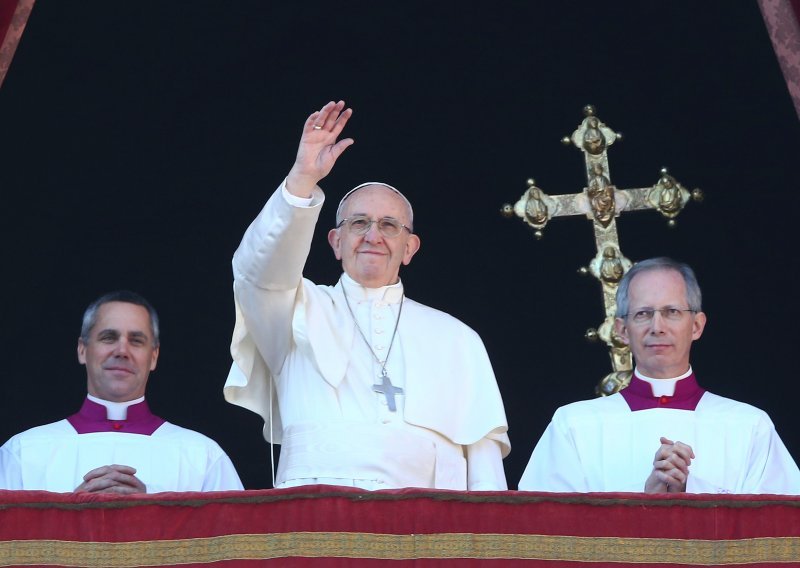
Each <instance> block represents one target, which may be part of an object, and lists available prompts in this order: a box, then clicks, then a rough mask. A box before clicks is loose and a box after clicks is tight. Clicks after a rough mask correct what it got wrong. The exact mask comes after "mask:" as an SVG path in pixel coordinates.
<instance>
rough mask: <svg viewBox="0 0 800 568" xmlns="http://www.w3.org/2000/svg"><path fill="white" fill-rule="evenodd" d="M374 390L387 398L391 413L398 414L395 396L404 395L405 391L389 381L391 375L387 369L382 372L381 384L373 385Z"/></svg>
mask: <svg viewBox="0 0 800 568" xmlns="http://www.w3.org/2000/svg"><path fill="white" fill-rule="evenodd" d="M372 390H373V391H375V392H377V393H380V394H382V395H384V396H385V397H386V404H387V405H388V406H389V410H390V411H391V412H397V405H396V404H395V402H394V395H396V394H403V389H401V388H400V387H396V386H394V385H393V384H392V381H391V380H389V375H387V374H386V369H385V368H384V369H382V370H381V384H379V385H372Z"/></svg>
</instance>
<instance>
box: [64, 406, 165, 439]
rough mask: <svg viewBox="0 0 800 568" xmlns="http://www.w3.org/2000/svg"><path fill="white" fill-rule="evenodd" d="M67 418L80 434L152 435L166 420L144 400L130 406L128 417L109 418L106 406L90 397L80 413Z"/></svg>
mask: <svg viewBox="0 0 800 568" xmlns="http://www.w3.org/2000/svg"><path fill="white" fill-rule="evenodd" d="M67 420H68V421H69V423H70V424H72V427H73V428H75V431H76V432H78V434H93V433H95V432H125V433H127V434H142V435H144V436H150V435H152V434H153V432H155V431H156V430H158V429H159V427H160V426H161V425H162V424H163V423H164V422H165V420H164V419H163V418H159V417H158V416H156V415H155V414H153V413H152V412H150V407H149V406H147V402H146V401H144V400H143V401H142V402H140V403H138V404H132V405H131V406H129V407H128V418H127V419H125V420H109V419H108V418H107V417H106V407H105V406H103V405H102V404H97V403H96V402H94V401H92V400H89V399H88V398H87V399H86V400H84V401H83V406H81V409H80V410H79V411H78V413H77V414H73V415H72V416H70V417H69V418H67Z"/></svg>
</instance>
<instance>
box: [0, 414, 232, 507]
mask: <svg viewBox="0 0 800 568" xmlns="http://www.w3.org/2000/svg"><path fill="white" fill-rule="evenodd" d="M87 404H88V401H86V402H84V407H83V408H82V409H81V413H84V411H85V410H86V408H87ZM101 408H102V407H101ZM103 410H105V409H103ZM148 412H149V411H148ZM81 413H79V414H78V415H75V416H79V415H80V414H81ZM150 417H153V415H150ZM72 418H74V417H70V419H64V420H59V421H58V422H53V423H52V424H45V425H43V426H36V427H35V428H31V429H30V430H26V431H25V432H22V433H20V434H17V435H15V436H13V437H12V438H11V439H9V440H8V442H6V443H5V444H4V445H3V446H2V448H0V489H25V490H43V491H54V492H58V493H67V492H72V491H74V490H75V488H76V487H78V486H79V485H80V484H81V483H83V481H84V480H83V476H84V475H85V474H86V473H88V472H89V471H91V470H93V469H95V468H98V467H101V466H105V465H111V464H120V465H128V466H131V467H133V468H136V474H135V475H136V477H137V478H138V479H139V480H140V481H141V482H142V483H144V484H145V486H146V487H147V492H148V493H158V492H161V491H225V490H240V489H242V482H241V481H240V480H239V476H238V475H237V474H236V469H235V468H234V467H233V464H232V463H231V460H230V459H229V458H228V456H227V455H226V454H225V452H224V451H223V450H222V448H220V447H219V445H218V444H217V443H216V442H215V441H214V440H212V439H211V438H208V437H207V436H204V435H203V434H200V433H199V432H195V431H193V430H188V429H186V428H181V427H180V426H176V425H175V424H171V423H169V422H166V421H163V419H158V418H157V417H153V418H156V419H158V423H157V424H156V425H157V428H156V429H155V430H154V431H153V432H152V433H151V434H149V435H147V434H138V433H136V434H135V433H128V432H126V431H125V430H127V429H135V428H129V427H130V424H127V423H126V421H116V422H115V421H110V422H111V423H112V424H115V425H116V426H117V427H120V428H121V430H120V431H103V432H88V433H78V431H77V430H76V428H75V426H73V424H72V423H71V422H70V420H71V419H72ZM143 418H144V419H145V420H147V419H148V418H149V417H143ZM158 424H160V425H158Z"/></svg>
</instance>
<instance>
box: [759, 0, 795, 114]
mask: <svg viewBox="0 0 800 568" xmlns="http://www.w3.org/2000/svg"><path fill="white" fill-rule="evenodd" d="M758 5H759V7H760V8H761V14H762V16H764V22H765V23H766V25H767V30H768V31H769V36H770V39H771V40H772V47H773V48H774V49H775V55H776V56H777V58H778V62H779V63H780V65H781V70H782V71H783V76H784V78H785V79H786V86H787V87H788V88H789V94H790V95H791V96H792V100H793V101H794V108H795V110H796V111H797V114H798V116H800V0H758Z"/></svg>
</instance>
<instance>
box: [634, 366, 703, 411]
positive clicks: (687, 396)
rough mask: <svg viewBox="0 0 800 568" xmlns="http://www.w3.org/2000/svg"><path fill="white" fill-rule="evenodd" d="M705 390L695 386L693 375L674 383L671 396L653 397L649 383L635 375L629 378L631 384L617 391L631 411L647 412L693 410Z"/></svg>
mask: <svg viewBox="0 0 800 568" xmlns="http://www.w3.org/2000/svg"><path fill="white" fill-rule="evenodd" d="M705 392H706V391H705V390H703V389H702V388H700V385H698V384H697V379H695V377H694V373H692V374H691V375H689V376H688V377H686V378H685V379H681V380H680V381H678V382H676V383H675V394H673V395H672V396H653V388H652V387H651V386H650V383H648V382H647V381H643V380H642V379H640V378H639V377H637V376H636V375H633V376H632V377H631V383H630V384H629V385H628V386H627V387H625V388H624V389H622V390H621V391H619V394H621V395H622V397H623V398H624V399H625V402H627V403H628V407H629V408H630V409H631V411H633V412H636V411H637V410H648V409H650V408H674V409H675V410H694V409H695V408H697V403H698V402H700V399H701V398H703V394H705Z"/></svg>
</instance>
